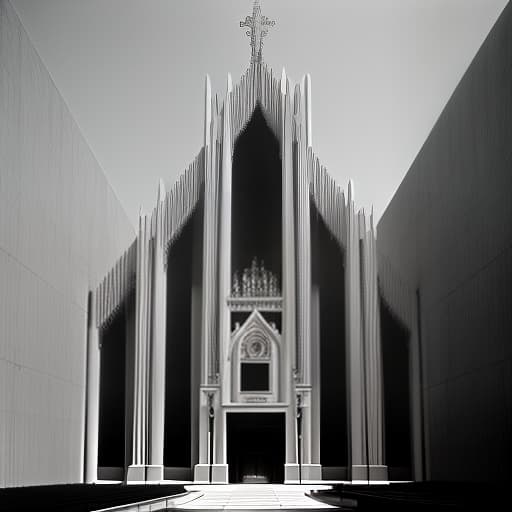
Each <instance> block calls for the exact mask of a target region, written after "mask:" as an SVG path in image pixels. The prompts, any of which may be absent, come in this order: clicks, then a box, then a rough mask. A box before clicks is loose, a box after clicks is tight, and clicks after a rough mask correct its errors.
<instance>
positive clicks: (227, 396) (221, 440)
mask: <svg viewBox="0 0 512 512" xmlns="http://www.w3.org/2000/svg"><path fill="white" fill-rule="evenodd" d="M232 89H233V86H232V82H231V75H229V74H228V81H227V90H226V101H225V103H224V112H223V126H222V163H221V203H220V221H219V231H220V246H219V264H218V268H219V295H218V311H219V335H218V349H219V361H220V367H219V380H220V382H221V383H222V389H221V394H220V402H221V404H222V403H226V402H230V401H231V392H230V390H231V382H230V378H229V375H230V372H229V367H228V365H229V352H228V351H229V341H230V322H229V309H228V306H227V298H228V297H229V295H230V292H231V181H232V176H231V174H232V147H231V145H232V141H231V94H232ZM218 422H221V423H222V422H223V414H222V412H221V411H220V410H216V425H217V423H218ZM220 427H221V428H216V438H215V439H216V442H215V460H214V461H213V463H214V464H215V471H214V474H215V475H216V476H215V478H216V479H217V480H216V481H217V482H218V483H220V482H223V481H226V482H227V451H226V442H225V429H223V428H222V424H221V425H220Z"/></svg>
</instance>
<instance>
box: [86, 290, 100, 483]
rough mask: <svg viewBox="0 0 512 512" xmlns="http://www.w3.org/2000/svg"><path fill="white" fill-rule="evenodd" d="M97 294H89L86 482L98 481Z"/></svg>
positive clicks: (98, 386)
mask: <svg viewBox="0 0 512 512" xmlns="http://www.w3.org/2000/svg"><path fill="white" fill-rule="evenodd" d="M97 307H98V305H97V294H96V293H95V292H90V293H89V308H88V324H87V431H86V451H85V482H86V483H88V484H90V483H94V482H96V480H97V479H98V427H99V389H100V339H99V329H98V326H97V325H96V317H97V315H96V311H97Z"/></svg>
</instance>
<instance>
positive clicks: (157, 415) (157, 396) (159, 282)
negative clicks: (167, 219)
mask: <svg viewBox="0 0 512 512" xmlns="http://www.w3.org/2000/svg"><path fill="white" fill-rule="evenodd" d="M164 201H165V188H164V184H163V182H162V180H160V183H159V186H158V200H157V206H156V209H155V213H154V215H155V226H154V227H155V230H154V234H153V235H154V237H153V244H152V247H153V251H152V253H153V254H152V266H153V272H152V274H153V275H152V280H151V282H152V292H153V293H152V299H153V300H152V307H151V309H150V315H151V327H152V329H151V437H150V452H149V454H150V459H149V465H148V468H147V475H146V479H147V480H150V481H161V480H163V479H164V417H165V414H164V410H165V342H166V338H165V323H166V299H167V297H166V291H167V268H166V264H165V261H164V247H163V238H164V233H163V229H164V222H163V220H164V219H163V215H164Z"/></svg>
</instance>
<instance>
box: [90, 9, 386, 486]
mask: <svg viewBox="0 0 512 512" xmlns="http://www.w3.org/2000/svg"><path fill="white" fill-rule="evenodd" d="M273 24H274V22H273V21H271V20H269V19H268V18H266V17H265V16H263V15H262V14H261V9H260V6H259V2H257V1H256V2H255V4H254V9H253V13H252V16H248V17H247V18H246V20H245V21H243V22H240V26H241V27H242V26H243V27H246V29H247V31H248V32H247V34H248V35H249V36H250V38H251V48H252V55H251V63H250V67H249V68H248V70H247V72H246V73H245V74H244V75H243V76H242V77H241V79H240V81H239V82H238V83H233V82H232V80H231V77H230V76H228V79H227V87H226V94H225V97H224V98H222V99H220V98H217V97H214V96H212V93H211V85H210V80H209V78H208V77H207V78H206V83H205V98H204V105H205V117H204V143H203V147H202V148H201V150H200V151H199V153H198V155H197V156H196V158H195V159H194V161H193V163H192V164H191V165H190V166H189V168H188V169H187V170H186V171H185V172H184V174H183V175H182V176H181V177H180V179H179V181H178V182H177V183H176V184H175V185H174V187H172V189H171V190H170V191H165V187H164V186H163V183H162V182H161V183H160V186H159V190H158V198H157V203H156V206H155V207H154V209H153V210H152V211H151V212H150V213H148V214H145V213H143V212H141V213H140V219H139V229H138V236H137V238H136V240H135V241H134V242H133V244H132V245H131V246H130V247H128V248H127V250H126V252H125V253H124V254H123V255H121V257H120V258H119V260H118V261H117V263H116V264H115V265H114V267H113V268H112V270H111V271H110V272H109V273H108V274H107V275H106V276H105V278H104V279H103V281H102V282H101V284H100V285H99V287H98V288H97V289H96V290H94V291H92V292H91V293H90V297H89V320H88V356H87V414H86V427H85V430H86V447H85V479H86V481H88V482H92V481H96V480H101V479H121V480H125V481H127V482H141V481H152V482H154V481H163V480H177V479H178V480H192V479H193V480H194V481H196V482H212V483H227V482H230V483H231V482H260V481H261V482H289V483H292V482H299V481H300V482H304V481H319V480H322V479H329V480H332V479H337V480H366V479H370V480H386V479H387V478H388V474H387V467H386V465H385V460H384V441H383V435H384V432H383V424H384V420H383V416H384V414H383V405H382V404H383V389H382V356H381V335H380V316H379V298H378V287H377V263H376V247H375V245H376V239H375V231H374V226H373V218H372V215H369V216H367V215H366V214H365V213H364V211H362V210H357V208H356V206H355V203H354V197H353V185H352V184H351V183H349V184H348V188H347V190H346V192H345V191H344V190H342V189H341V188H340V187H339V186H338V185H337V184H336V183H335V182H334V181H333V179H332V178H331V177H330V175H329V174H328V172H327V171H326V169H325V168H324V167H323V166H322V165H321V163H320V160H319V158H318V157H317V155H316V154H315V153H314V151H313V147H312V126H311V79H310V77H309V75H306V76H305V77H304V78H303V79H302V80H301V81H300V82H299V83H298V84H296V85H295V86H292V85H291V83H290V80H289V78H288V77H287V76H286V74H285V72H284V70H283V72H282V74H281V75H280V76H275V75H274V74H273V72H272V70H270V69H268V68H267V66H266V65H265V64H264V63H263V60H262V53H261V50H262V44H263V39H264V36H265V35H266V33H267V31H268V29H269V28H270V27H271V26H272V25H273Z"/></svg>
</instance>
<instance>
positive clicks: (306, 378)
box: [293, 86, 311, 386]
mask: <svg viewBox="0 0 512 512" xmlns="http://www.w3.org/2000/svg"><path fill="white" fill-rule="evenodd" d="M301 103H302V101H301V96H300V90H299V88H298V86H297V88H296V91H295V108H294V117H295V119H296V122H298V126H297V127H296V146H295V158H294V163H295V166H294V167H295V168H294V169H293V175H294V176H295V179H296V182H297V183H296V187H295V190H296V193H297V196H296V197H295V198H294V199H295V202H296V209H295V211H296V221H297V224H296V233H297V251H296V261H297V351H298V354H297V371H298V378H299V382H300V383H301V384H303V385H306V386H309V385H310V384H311V370H310V366H311V364H310V362H311V349H310V337H311V319H310V317H311V225H310V222H311V221H310V212H309V209H310V204H309V175H308V165H307V155H306V150H307V148H306V140H305V134H304V133H303V130H304V123H303V122H302V114H303V112H302V111H301Z"/></svg>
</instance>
